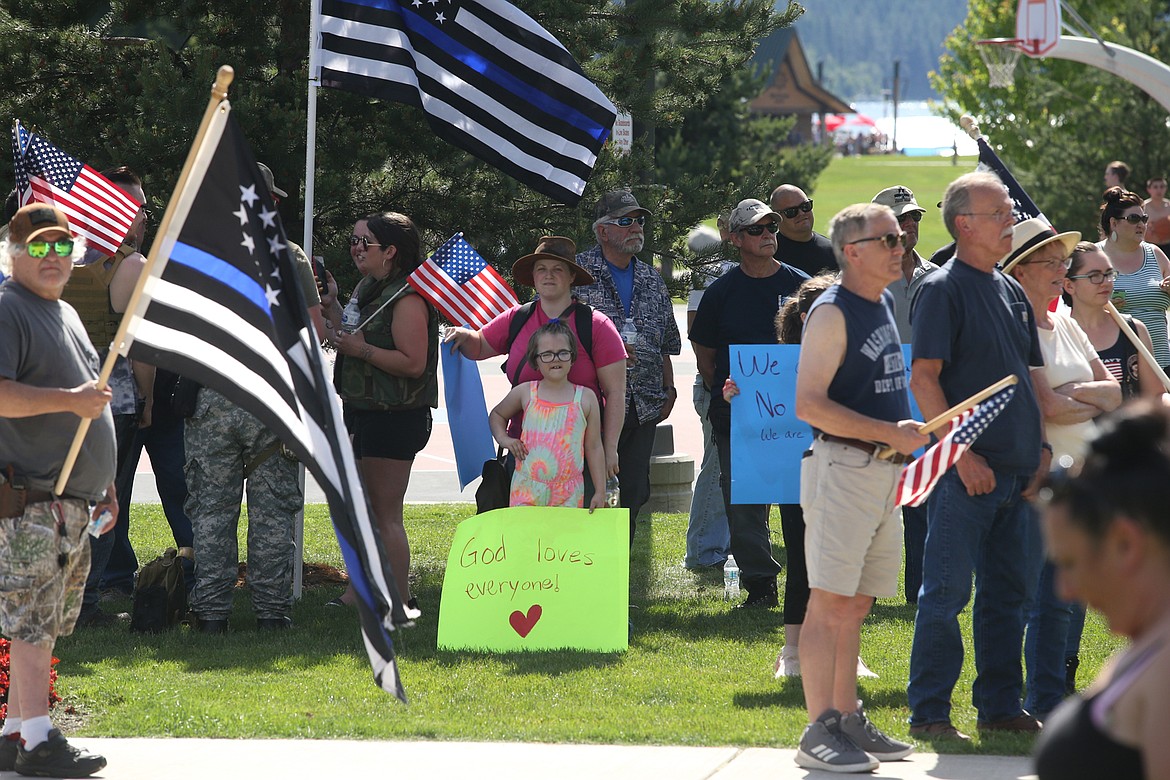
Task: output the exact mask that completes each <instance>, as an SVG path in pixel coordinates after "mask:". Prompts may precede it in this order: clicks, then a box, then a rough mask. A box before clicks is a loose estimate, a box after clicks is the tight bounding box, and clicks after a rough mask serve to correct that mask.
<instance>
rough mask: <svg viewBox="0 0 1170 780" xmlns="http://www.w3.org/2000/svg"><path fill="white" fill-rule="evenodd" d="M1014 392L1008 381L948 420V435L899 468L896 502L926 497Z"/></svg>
mask: <svg viewBox="0 0 1170 780" xmlns="http://www.w3.org/2000/svg"><path fill="white" fill-rule="evenodd" d="M1015 392H1016V388H1015V385H1008V386H1007V387H1005V388H1004V389H1003V390H1000V391H999V392H998V393H996V394H995V395H993V396H991V397H990V398H988V399H987V400H986V401H984V402H983V403H981V404H978V405H977V406H975V407H973V408H971V409H968V410H966V411H964V412H962V413H960V414H958V415H957V416H956V417H955V418H954V419H953V420H951V429H950V431H949V432H948V433H947V435H946V436H943V437H942V438H941V439H940V440H939V441H938V443H936V444H935V445H934V446H933V447H931V448H930V449H928V450H927V451H926V452H924V453H922V457H920V458H918V459H917V460H915V461H914V462H913V463H910V464H909V465H907V466H906V468H904V469H903V470H902V476H901V478H900V479H899V481H898V506H919V505H921V504H922V503H923V502H924V501H926V499H927V498H928V497H929V496H930V491H932V490H934V486H935V485H936V484H937V483H938V480H939V478H940V477H942V475H943V474H945V473H946V470H947V469H949V468H950V467H951V466H953V465H955V461H957V460H958V459H959V458H960V457H961V456H962V455H963V453H964V452H966V451H967V450H968V449H969V448H970V447H971V445H972V444H973V443H974V442H975V439H977V438H979V435H980V434H981V433H983V432H984V431H985V430H987V426H989V425H991V422H992V420H994V419H995V418H996V417H997V416H999V413H1000V412H1002V411H1003V409H1004V407H1006V406H1007V405H1008V402H1009V401H1011V400H1012V396H1013V395H1014V394H1015Z"/></svg>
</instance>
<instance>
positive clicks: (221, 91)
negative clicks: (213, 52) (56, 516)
mask: <svg viewBox="0 0 1170 780" xmlns="http://www.w3.org/2000/svg"><path fill="white" fill-rule="evenodd" d="M235 75H236V72H235V71H234V70H233V69H232V67H231V66H230V65H221V66H220V68H219V71H218V72H217V73H216V74H215V83H214V84H212V86H211V100H210V102H208V104H207V109H206V110H205V111H204V112H203V121H202V122H200V124H199V132H198V133H196V135H195V141H194V142H193V143H192V144H191V150H190V151H189V152H187V161H186V162H185V163H183V170H182V172H180V173H179V181H178V182H177V183H176V184H175V190H174V192H173V193H172V194H171V201H170V202H171V203H173V202H174V201H175V200H176V199H177V198H178V197H179V195H180V194H182V192H183V189H184V188H185V187H186V186H187V179H188V178H189V177H190V175H191V168H192V166H193V165H194V163H195V156H196V155H197V154H198V153H199V148H200V147H201V146H202V145H203V136H205V135H206V134H207V127H208V125H210V124H211V119H212V117H213V116H215V112H216V111H217V110H218V109H219V107H220V104H221V103H222V102H223V101H224V100H225V99H226V98H227V91H228V87H229V86H230V85H231V83H232V79H233V78H235ZM170 226H171V209H170V203H168V204H167V210H166V213H165V214H164V215H163V219H162V224H160V225H159V229H158V233H156V234H155V241H154V243H153V244H151V246H150V254H149V255H147V258H146V265H145V266H143V268H142V273H141V274H140V275H139V276H138V283H137V284H136V285H135V286H134V294H133V295H132V296H131V297H130V301H129V302H128V303H127V304H126V312H125V314H123V315H122V322H121V323H120V324H119V325H118V332H117V333H116V334H115V335H114V340H113V342H112V343H111V344H110V351H109V353H108V354H107V355H106V362H105V363H104V364H103V365H102V371H101V374H100V375H99V376H98V380H97V387H98V389H99V390H105V389H106V385H107V384H108V383H109V380H110V374H111V373H112V372H113V370H114V362H115V361H117V359H118V356H119V355H123V354H125V352H126V349H128V347H127V346H126V345H124V344H123V343H122V342H123V341H125V339H126V331H127V330H129V328H130V319H131V317H132V316H133V314H134V311H135V309H136V308H137V307H138V301H139V299H140V298H141V297H142V291H143V289H144V288H145V287H146V280H147V279H149V278H150V274H151V270H152V269H153V268H154V264H155V263H156V262H157V260H158V252H159V248H160V246H161V242H160V241H158V236H165V235H166V234H167V231H168V230H169V229H170ZM91 422H92V420H90V419H89V418H88V417H83V418H82V419H81V423H80V424H79V425H78V426H77V433H76V434H75V435H74V437H73V443H72V444H71V445H70V446H69V454H68V455H66V456H65V463H64V464H62V466H61V474H60V476H58V477H57V482H56V484H54V485H53V494H54V495H57V496H60V495H61V494H62V493H64V491H65V485H66V483H67V482H69V477H70V475H72V473H73V467H74V465H76V464H77V456H78V454H79V453H80V452H81V444H82V442H83V441H85V435H86V433H88V432H89V426H90V423H91Z"/></svg>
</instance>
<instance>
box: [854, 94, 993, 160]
mask: <svg viewBox="0 0 1170 780" xmlns="http://www.w3.org/2000/svg"><path fill="white" fill-rule="evenodd" d="M853 109H854V111H856V112H857V113H859V114H864V115H866V116H868V117H869V118H870V119H872V120H874V122H875V123H876V124H877V129H878V130H879V131H881V132H882V133H884V134H885V135H887V136H890V137H893V136H894V114H893V110H894V109H893V104H891V103H890V102H889V101H872V102H870V101H857V102H855V103H853ZM897 130H898V133H897V139H898V148H899V149H900V150H901V151H902V153H903V154H905V155H907V156H910V157H928V156H934V155H940V156H950V155H951V154H952V152H953V149H954V145H955V144H956V143H957V144H958V146H959V154H961V155H975V154H978V153H979V149H978V147H977V146H976V145H975V141H973V140H972V139H971V137H970V136H968V135H967V133H966V132H965V131H964V130H963V129H962V128H961V127H959V126H958V125H956V124H953V123H952V122H951V121H950V120H949V119H945V118H943V117H940V116H935V115H934V114H932V113H931V110H930V104H929V103H927V102H926V101H907V102H903V103H899V104H898V128H897Z"/></svg>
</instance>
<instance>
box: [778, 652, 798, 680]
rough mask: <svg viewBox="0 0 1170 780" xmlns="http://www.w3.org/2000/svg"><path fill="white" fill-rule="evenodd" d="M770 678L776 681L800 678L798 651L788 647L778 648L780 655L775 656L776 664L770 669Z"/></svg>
mask: <svg viewBox="0 0 1170 780" xmlns="http://www.w3.org/2000/svg"><path fill="white" fill-rule="evenodd" d="M772 676H773V677H775V678H776V679H777V680H779V679H780V678H781V677H800V651H798V650H797V649H796V648H795V647H789V646H788V645H784V647H782V648H780V655H778V656H776V664H775V666H773V667H772Z"/></svg>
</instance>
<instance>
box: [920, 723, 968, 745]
mask: <svg viewBox="0 0 1170 780" xmlns="http://www.w3.org/2000/svg"><path fill="white" fill-rule="evenodd" d="M910 736H912V737H915V738H916V739H921V740H924V741H927V742H930V741H931V740H935V739H938V740H947V739H953V740H955V741H956V742H970V741H971V738H970V737H968V736H967V735H966V734H964V733H963V732H961V731H959V730H958V729H957V728H955V727H954V726H953V725H951V722H950V721H949V720H938V721H935V722H934V723H920V724H919V725H917V726H911V727H910Z"/></svg>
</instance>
